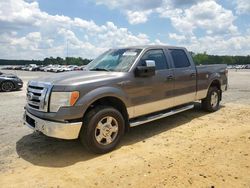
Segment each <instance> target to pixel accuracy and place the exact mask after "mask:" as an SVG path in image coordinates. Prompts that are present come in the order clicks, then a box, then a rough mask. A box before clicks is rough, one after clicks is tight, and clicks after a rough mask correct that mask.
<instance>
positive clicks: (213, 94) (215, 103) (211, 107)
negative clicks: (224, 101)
mask: <svg viewBox="0 0 250 188" xmlns="http://www.w3.org/2000/svg"><path fill="white" fill-rule="evenodd" d="M201 105H202V108H203V109H204V110H206V111H208V112H215V111H217V110H218V109H219V107H220V90H219V89H218V88H217V87H210V88H209V90H208V94H207V97H206V98H205V99H203V100H202V103H201Z"/></svg>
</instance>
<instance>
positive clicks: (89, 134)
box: [80, 106, 125, 154]
mask: <svg viewBox="0 0 250 188" xmlns="http://www.w3.org/2000/svg"><path fill="white" fill-rule="evenodd" d="M124 130H125V121H124V118H123V116H122V114H121V113H120V112H119V111H118V110H117V109H115V108H113V107H109V106H98V107H95V108H94V109H92V110H90V111H89V112H88V113H87V114H86V116H85V118H84V121H83V126H82V129H81V132H80V140H81V142H82V143H83V144H84V145H85V146H86V148H87V149H88V150H90V151H92V152H94V153H98V154H101V153H107V152H109V151H111V150H113V149H114V148H115V147H116V146H117V145H118V144H119V142H120V140H121V138H122V136H123V134H124Z"/></svg>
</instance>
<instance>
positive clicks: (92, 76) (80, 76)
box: [34, 71, 124, 86]
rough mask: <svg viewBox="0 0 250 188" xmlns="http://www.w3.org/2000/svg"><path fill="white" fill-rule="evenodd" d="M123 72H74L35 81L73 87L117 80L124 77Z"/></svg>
mask: <svg viewBox="0 0 250 188" xmlns="http://www.w3.org/2000/svg"><path fill="white" fill-rule="evenodd" d="M123 74H124V73H121V72H103V71H72V72H65V73H57V74H55V75H50V76H47V77H42V78H38V79H35V80H34V81H38V82H48V83H51V84H53V85H64V86H73V85H80V84H85V83H93V82H99V81H104V80H108V79H115V78H118V77H120V76H122V75H123Z"/></svg>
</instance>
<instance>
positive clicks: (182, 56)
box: [169, 49, 190, 68]
mask: <svg viewBox="0 0 250 188" xmlns="http://www.w3.org/2000/svg"><path fill="white" fill-rule="evenodd" d="M169 51H170V54H171V56H172V58H173V61H174V66H175V68H183V67H189V66H190V62H189V60H188V57H187V55H186V53H185V51H184V50H180V49H170V50H169Z"/></svg>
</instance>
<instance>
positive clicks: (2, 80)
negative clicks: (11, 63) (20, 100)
mask: <svg viewBox="0 0 250 188" xmlns="http://www.w3.org/2000/svg"><path fill="white" fill-rule="evenodd" d="M22 87H23V81H22V80H21V79H20V78H19V77H17V76H16V75H14V74H5V73H2V72H0V91H5V92H7V91H13V90H18V89H21V88H22Z"/></svg>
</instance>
